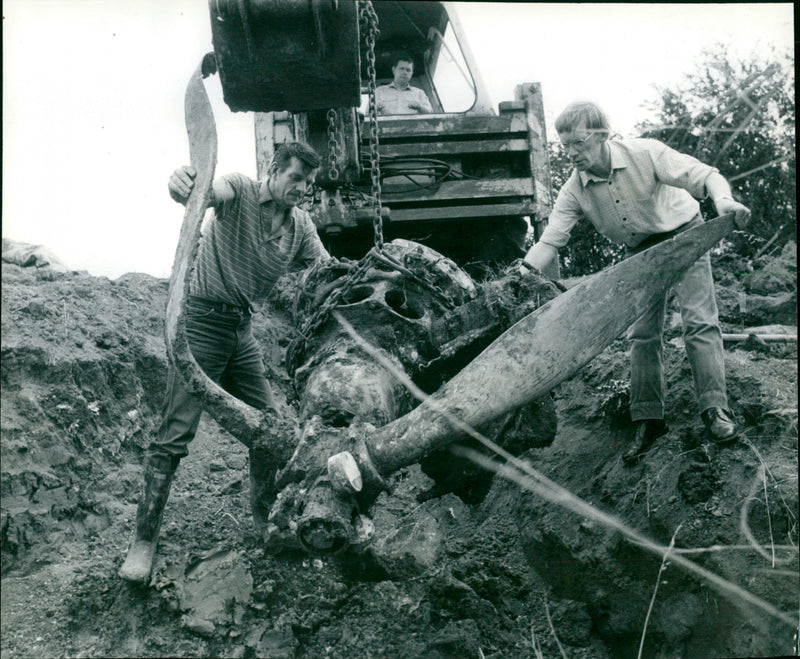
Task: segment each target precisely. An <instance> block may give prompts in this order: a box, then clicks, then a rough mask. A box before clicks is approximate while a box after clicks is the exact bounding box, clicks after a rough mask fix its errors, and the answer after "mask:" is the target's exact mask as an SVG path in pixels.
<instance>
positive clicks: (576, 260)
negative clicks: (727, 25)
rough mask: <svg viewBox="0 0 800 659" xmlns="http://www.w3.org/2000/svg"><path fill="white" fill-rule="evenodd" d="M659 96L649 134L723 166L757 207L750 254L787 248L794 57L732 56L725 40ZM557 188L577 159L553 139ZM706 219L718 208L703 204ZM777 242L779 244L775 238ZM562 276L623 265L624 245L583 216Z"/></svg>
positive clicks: (743, 244)
mask: <svg viewBox="0 0 800 659" xmlns="http://www.w3.org/2000/svg"><path fill="white" fill-rule="evenodd" d="M658 92H659V100H658V101H657V102H655V103H653V104H650V105H649V106H646V107H645V109H647V110H648V111H649V112H650V114H651V115H652V116H654V117H655V118H656V121H655V124H652V123H651V124H640V125H639V126H638V131H639V133H640V135H641V136H642V137H650V138H654V139H658V140H661V141H662V142H665V143H666V144H669V145H670V146H672V147H673V148H675V149H677V150H678V151H681V152H682V153H688V154H690V155H693V156H695V157H696V158H697V159H698V160H700V161H702V162H705V163H707V164H710V165H713V166H714V167H716V168H718V169H719V171H720V173H721V174H722V175H723V176H724V177H725V178H726V179H728V181H729V182H730V184H731V188H732V190H733V196H734V198H735V199H737V200H738V201H741V202H742V203H743V204H745V205H746V206H748V207H749V208H750V210H751V211H752V214H753V215H752V220H751V222H750V224H749V225H748V227H747V229H746V230H745V231H743V232H736V233H735V235H734V240H733V244H734V247H735V250H736V251H737V252H739V253H740V254H741V255H742V256H752V255H753V254H754V253H756V251H757V250H759V249H760V248H762V247H764V246H769V247H770V249H780V247H781V246H783V245H784V244H785V243H786V242H787V241H788V240H792V239H794V237H795V234H796V230H797V219H796V218H797V207H796V199H795V195H796V185H795V176H796V173H795V171H796V170H795V102H794V71H793V66H792V60H791V57H789V56H783V57H779V56H776V55H775V54H774V53H773V54H770V55H768V56H756V55H752V56H750V57H748V58H747V59H746V60H741V61H739V60H734V59H732V58H730V57H729V55H728V54H727V52H726V49H725V47H724V46H723V45H721V44H720V45H717V46H715V47H714V48H711V49H709V50H707V51H705V52H704V53H703V55H702V57H701V58H700V60H699V63H698V66H697V68H696V70H694V71H692V72H690V73H688V74H687V75H686V76H685V78H684V80H683V81H682V82H681V83H680V84H679V85H678V86H677V87H676V88H659V89H658ZM550 166H551V171H552V175H553V187H554V189H560V187H561V186H562V185H563V184H564V182H565V181H566V179H567V178H568V176H569V174H570V164H569V161H568V160H567V158H566V157H565V155H564V154H563V153H562V152H561V150H560V149H558V148H557V147H555V146H554V145H553V144H552V143H551V149H550ZM701 209H702V211H703V213H704V215H705V216H706V217H713V216H715V215H716V211H715V209H714V207H713V204H711V203H710V202H709V201H705V202H703V203H702V204H701ZM770 241H771V242H770ZM560 256H561V262H562V275H564V276H577V275H584V274H590V273H592V272H596V271H597V270H600V269H601V268H604V267H606V266H608V265H611V264H613V263H616V262H617V261H619V260H620V259H621V258H623V256H624V248H622V247H621V246H619V245H615V244H613V243H611V242H610V241H608V240H607V239H605V238H604V237H603V236H601V235H600V234H598V233H597V232H596V231H595V230H594V228H593V227H592V226H591V224H589V222H579V223H578V224H577V225H576V226H575V228H574V230H573V232H572V236H571V238H570V242H569V244H568V245H567V246H566V247H564V248H563V249H562V250H560Z"/></svg>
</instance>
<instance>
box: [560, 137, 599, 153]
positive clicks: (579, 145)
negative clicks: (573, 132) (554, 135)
mask: <svg viewBox="0 0 800 659" xmlns="http://www.w3.org/2000/svg"><path fill="white" fill-rule="evenodd" d="M593 134H594V133H589V134H588V135H587V136H586V137H583V138H581V139H579V140H573V141H572V142H562V143H561V149H562V150H563V151H564V152H565V153H566V152H567V151H569V150H570V149H571V148H573V147H574V148H575V150H576V151H583V150H584V149H585V148H586V142H587V140H588V139H589V138H590V137H591V136H592V135H593Z"/></svg>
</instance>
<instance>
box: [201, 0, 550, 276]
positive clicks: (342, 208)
mask: <svg viewBox="0 0 800 659" xmlns="http://www.w3.org/2000/svg"><path fill="white" fill-rule="evenodd" d="M209 9H210V18H211V27H212V37H213V45H214V59H215V63H216V67H217V70H218V73H219V75H220V80H221V83H222V89H223V97H224V101H225V103H226V104H227V105H228V106H229V107H230V109H231V110H233V111H234V112H240V111H250V112H253V113H254V129H255V144H256V162H257V169H258V176H259V178H260V177H261V176H263V175H264V174H265V172H266V168H267V167H268V165H269V162H270V160H271V157H272V153H273V152H274V148H275V145H276V144H279V143H280V142H283V141H286V140H292V139H297V140H301V141H305V142H307V143H308V144H310V145H311V146H313V147H314V148H315V149H316V150H317V152H318V153H319V154H320V155H321V156H322V159H323V166H322V168H321V170H320V172H319V174H318V176H317V185H316V186H315V189H314V190H313V193H312V194H310V195H309V196H308V198H307V199H306V200H305V203H304V205H303V207H304V208H305V209H306V210H308V211H309V212H310V213H311V215H312V217H313V219H314V222H315V224H316V226H317V229H318V232H319V234H320V236H321V237H322V238H323V241H324V242H325V243H326V247H327V248H328V249H329V251H330V252H331V254H333V255H334V256H337V257H345V258H350V259H358V258H360V257H362V256H363V255H364V254H365V253H366V252H367V250H368V249H369V248H370V247H371V246H372V244H373V240H374V237H375V230H376V228H378V229H380V230H382V231H383V232H385V236H386V238H387V239H388V240H392V239H395V238H402V239H408V240H413V241H415V242H418V243H421V244H424V245H425V246H427V247H430V248H432V249H434V250H436V251H437V252H439V253H441V254H443V255H444V256H446V257H448V258H450V259H452V260H453V261H455V262H456V263H457V264H458V265H460V266H462V267H466V268H467V270H468V271H469V272H470V274H473V275H475V274H477V275H480V274H481V273H482V272H486V271H488V268H489V266H491V265H498V264H499V265H502V264H507V263H509V262H511V261H513V260H514V259H517V258H520V257H521V256H523V255H524V250H525V244H526V239H527V238H528V237H529V236H530V234H531V233H532V234H533V236H534V238H538V236H539V234H540V233H541V231H542V229H543V228H544V225H545V223H546V220H547V216H548V214H549V211H550V208H551V205H552V190H551V183H550V168H549V161H548V156H547V140H546V134H545V124H544V111H543V103H542V91H541V86H540V85H539V84H538V83H524V84H520V85H518V86H517V87H516V89H515V99H514V100H510V101H504V102H501V103H500V104H499V106H498V109H497V110H495V109H494V108H493V107H492V103H491V100H490V98H489V93H488V91H487V88H486V86H485V84H484V82H483V79H482V77H481V75H480V72H479V69H478V66H477V65H476V61H475V58H474V57H473V54H472V52H471V50H470V48H469V44H468V41H467V38H466V34H465V31H464V28H463V26H462V24H461V23H460V22H459V19H458V14H457V6H456V3H449V2H428V1H424V2H417V1H415V2H408V1H399V0H381V1H380V2H374V3H370V2H356V1H354V0H338V1H337V0H309V1H308V2H300V1H299V0H210V3H209ZM399 52H403V53H404V54H405V55H407V56H410V57H411V58H412V59H413V64H414V73H413V78H412V79H411V81H410V84H411V86H413V87H417V88H419V89H421V90H422V91H423V92H424V93H425V95H426V96H427V97H428V100H429V102H430V106H431V108H432V110H433V111H432V112H431V113H425V114H413V115H410V114H406V115H379V114H378V112H377V111H376V108H375V105H374V103H372V102H371V101H370V96H371V95H373V96H374V92H375V88H376V86H378V85H381V84H385V83H388V82H391V80H392V71H391V67H392V65H393V63H394V60H393V58H394V57H395V56H396V55H397V54H398V53H399ZM378 224H380V226H378Z"/></svg>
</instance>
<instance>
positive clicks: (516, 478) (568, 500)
mask: <svg viewBox="0 0 800 659" xmlns="http://www.w3.org/2000/svg"><path fill="white" fill-rule="evenodd" d="M332 316H333V317H334V318H335V319H336V321H337V322H338V323H339V324H340V325H341V326H342V328H343V329H344V330H345V331H346V332H347V333H348V334H349V335H350V337H351V338H352V339H353V340H354V341H355V342H356V343H357V344H358V345H359V347H360V348H361V349H362V350H364V351H365V352H366V353H367V354H369V355H370V356H371V357H372V358H373V359H375V360H376V361H377V362H378V363H379V364H380V365H381V366H383V367H384V368H385V369H386V370H387V371H388V372H389V373H391V374H392V376H393V377H394V378H395V379H397V380H398V381H399V382H400V383H401V384H402V385H403V386H405V387H406V388H407V389H408V390H409V392H410V393H411V394H412V395H413V396H414V397H415V398H417V399H418V400H420V401H422V402H424V403H426V404H427V405H428V406H429V407H430V408H431V409H433V410H435V411H436V412H438V413H439V414H441V415H442V417H443V418H444V419H446V420H447V421H448V422H449V423H450V424H451V425H452V426H453V428H455V429H456V430H459V431H461V432H464V433H466V434H468V435H469V436H470V437H473V438H474V439H476V440H477V441H479V442H480V443H481V444H483V445H484V446H485V447H487V448H488V449H490V450H491V451H493V452H494V453H496V454H497V455H498V456H500V457H502V458H503V459H504V460H505V463H502V464H499V463H497V462H495V461H493V460H491V459H489V458H487V457H486V456H485V455H483V454H482V453H480V452H479V451H475V450H473V449H469V448H465V447H455V446H454V447H451V451H452V452H453V453H455V454H456V455H460V456H462V457H466V458H468V459H470V460H472V461H473V462H474V463H475V464H477V465H479V466H481V467H483V468H484V469H487V470H489V471H492V472H494V473H496V474H498V475H500V476H502V477H503V478H506V479H507V480H510V481H512V482H514V483H517V484H518V485H520V486H521V487H523V488H524V489H526V490H529V491H531V492H533V493H535V494H538V495H539V496H541V497H543V498H544V499H546V500H548V501H552V502H553V503H556V504H558V505H559V506H562V507H564V508H566V509H568V510H571V511H572V512H574V513H577V514H578V515H581V516H583V517H586V518H587V519H590V520H594V521H598V522H600V523H601V524H603V525H605V526H607V527H609V528H611V529H616V530H617V531H619V532H621V533H622V534H623V535H624V536H625V537H626V538H627V539H628V540H629V541H633V542H635V543H636V544H638V545H640V546H641V547H643V548H644V549H646V550H648V551H650V552H652V553H654V554H656V555H658V556H659V557H661V558H663V557H664V555H665V554H666V553H667V552H668V551H669V550H668V548H667V547H664V546H663V545H661V544H659V543H657V542H655V541H654V540H651V539H650V538H648V537H647V536H645V535H644V534H642V533H640V532H639V531H637V530H635V529H633V528H631V527H629V526H628V525H627V524H625V523H624V522H622V520H619V519H617V518H616V517H614V516H613V515H610V514H608V513H606V512H603V511H602V510H600V509H599V508H596V507H595V506H593V505H592V504H590V503H588V502H586V501H584V500H583V499H581V498H580V497H578V496H576V495H574V494H573V493H572V492H570V491H569V490H567V489H566V488H564V487H562V486H560V485H558V483H556V482H555V481H552V480H550V479H549V478H547V477H546V476H545V475H544V474H542V473H541V472H539V471H537V470H536V469H534V468H533V467H531V466H530V464H528V463H527V462H524V461H522V460H519V459H518V458H517V457H516V456H514V455H512V454H511V453H509V452H508V451H506V450H505V449H503V448H502V447H500V446H498V445H497V444H495V443H494V442H492V441H490V440H489V439H487V438H486V437H484V436H483V435H482V434H481V433H479V432H478V431H477V430H475V429H474V428H472V427H470V426H469V425H467V424H465V423H464V422H463V421H461V420H460V419H457V418H456V417H454V416H453V415H452V414H450V413H449V412H448V410H446V409H444V408H443V407H442V406H441V405H439V404H438V402H437V401H436V400H434V399H433V398H431V397H430V396H428V395H427V394H426V393H425V392H424V391H422V390H421V389H420V388H419V387H417V385H415V384H414V383H413V382H412V381H411V379H410V378H409V377H408V376H407V375H406V374H405V373H404V372H403V371H401V370H400V369H398V368H396V367H395V366H394V364H392V363H391V362H389V360H387V359H385V358H384V357H383V355H381V354H380V352H379V351H378V350H377V349H376V348H375V347H374V346H372V345H370V344H369V343H368V342H367V341H365V340H364V339H363V338H362V337H361V336H360V335H359V334H358V333H357V332H356V331H355V329H353V327H352V326H351V325H350V323H348V322H347V321H346V320H345V319H344V318H343V317H342V315H341V314H340V313H338V312H336V311H334V312H333V313H332ZM672 560H673V562H674V563H676V564H678V565H680V566H681V567H683V568H684V569H686V570H688V571H690V572H693V573H694V574H695V575H697V576H699V577H700V578H702V579H705V580H706V581H708V582H709V583H710V584H711V585H712V586H713V587H714V588H716V589H717V590H718V591H719V592H720V593H721V594H722V595H723V596H725V597H727V598H729V599H730V601H731V602H732V603H733V604H735V605H741V604H742V603H745V604H748V605H750V606H752V607H754V608H756V609H759V610H761V611H762V612H763V613H766V614H767V615H769V616H771V617H772V618H774V619H776V620H778V621H780V622H782V623H784V624H786V625H788V626H789V627H790V628H792V629H794V628H795V626H796V621H795V619H794V618H793V617H791V616H789V615H787V614H786V613H784V612H783V611H781V610H779V609H778V608H777V607H775V606H773V605H772V604H770V603H769V602H766V601H764V600H762V599H761V598H760V597H757V596H756V595H754V594H752V593H751V592H749V591H747V590H745V589H744V588H742V587H740V586H737V585H736V584H734V583H731V582H729V581H727V580H725V579H723V578H722V577H720V576H718V575H716V574H714V573H713V572H710V571H709V570H706V569H705V568H703V567H701V566H699V565H697V564H695V563H693V562H692V561H690V560H689V559H687V558H684V557H683V556H681V555H679V554H673V556H672Z"/></svg>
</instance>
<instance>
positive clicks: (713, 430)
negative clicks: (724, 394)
mask: <svg viewBox="0 0 800 659" xmlns="http://www.w3.org/2000/svg"><path fill="white" fill-rule="evenodd" d="M700 418H701V419H703V423H704V424H705V426H706V432H707V433H708V436H709V438H710V439H711V441H712V442H716V443H717V444H727V443H728V442H732V441H733V440H735V439H736V438H737V437H738V436H739V428H738V427H737V426H736V421H734V420H733V417H732V416H731V413H730V412H728V410H725V409H722V408H721V407H709V408H708V409H707V410H703V411H702V412H701V413H700Z"/></svg>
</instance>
